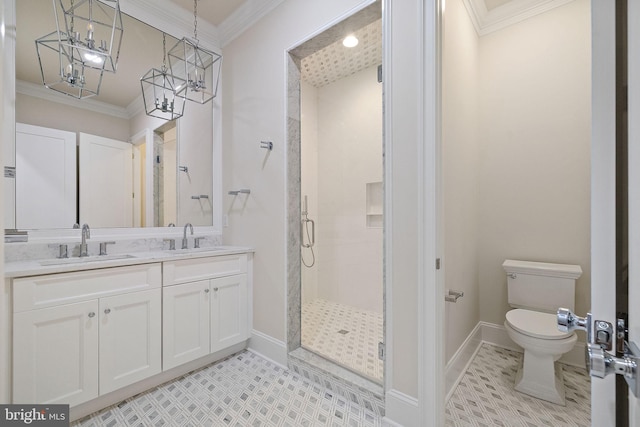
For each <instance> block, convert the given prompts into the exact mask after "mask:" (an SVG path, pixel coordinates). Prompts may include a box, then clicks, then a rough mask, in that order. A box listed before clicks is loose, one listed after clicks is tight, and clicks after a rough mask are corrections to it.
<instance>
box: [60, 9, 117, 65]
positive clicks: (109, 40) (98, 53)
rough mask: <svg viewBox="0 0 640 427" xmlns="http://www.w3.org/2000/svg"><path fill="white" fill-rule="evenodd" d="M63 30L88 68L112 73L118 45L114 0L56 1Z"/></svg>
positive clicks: (115, 63)
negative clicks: (61, 18) (80, 52)
mask: <svg viewBox="0 0 640 427" xmlns="http://www.w3.org/2000/svg"><path fill="white" fill-rule="evenodd" d="M59 2H60V7H61V8H62V12H63V15H64V24H65V32H66V33H67V34H68V35H69V36H71V37H72V38H73V43H74V45H75V46H76V48H77V49H79V50H81V51H82V54H83V57H82V58H77V59H78V60H84V61H86V62H87V64H88V66H90V67H92V68H98V69H104V70H105V71H108V72H111V73H115V72H116V69H117V67H118V57H119V56H120V45H121V44H122V35H123V33H124V29H123V27H122V14H121V13H120V2H119V1H118V0H59Z"/></svg>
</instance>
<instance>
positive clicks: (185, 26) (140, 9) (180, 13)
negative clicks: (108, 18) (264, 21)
mask: <svg viewBox="0 0 640 427" xmlns="http://www.w3.org/2000/svg"><path fill="white" fill-rule="evenodd" d="M120 10H121V11H122V12H124V13H126V14H127V15H130V16H132V17H134V18H136V19H139V20H141V21H143V22H145V23H146V24H149V25H151V26H152V27H155V28H157V29H159V30H160V31H164V32H165V33H167V34H171V35H172V36H174V37H176V38H177V39H181V38H182V37H190V38H193V12H189V11H188V10H185V9H183V8H181V7H180V6H178V5H177V4H175V3H173V2H171V1H170V0H120ZM198 41H199V42H201V44H202V45H203V46H204V47H207V48H210V49H211V50H214V51H216V52H218V51H219V49H220V36H219V30H218V28H217V27H216V26H215V25H213V24H211V23H210V22H208V21H205V20H204V19H198Z"/></svg>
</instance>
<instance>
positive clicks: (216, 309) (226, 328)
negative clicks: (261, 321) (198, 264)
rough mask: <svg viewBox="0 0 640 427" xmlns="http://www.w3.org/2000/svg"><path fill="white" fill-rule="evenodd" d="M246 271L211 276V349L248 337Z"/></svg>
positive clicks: (214, 349)
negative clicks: (213, 277) (244, 272)
mask: <svg viewBox="0 0 640 427" xmlns="http://www.w3.org/2000/svg"><path fill="white" fill-rule="evenodd" d="M248 323H249V322H248V300H247V275H246V274H238V275H236V276H228V277H221V278H219V279H212V280H211V352H212V353H213V352H216V351H218V350H222V349H223V348H226V347H229V346H231V345H234V344H238V343H240V342H242V341H244V340H246V339H247V338H248V335H249V331H248Z"/></svg>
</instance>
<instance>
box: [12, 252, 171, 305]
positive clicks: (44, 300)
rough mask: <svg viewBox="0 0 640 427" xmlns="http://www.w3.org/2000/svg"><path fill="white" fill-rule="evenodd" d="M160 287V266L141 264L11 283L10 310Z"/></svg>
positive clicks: (17, 280) (21, 279) (53, 275)
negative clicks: (11, 302) (11, 307)
mask: <svg viewBox="0 0 640 427" xmlns="http://www.w3.org/2000/svg"><path fill="white" fill-rule="evenodd" d="M160 286H162V268H161V264H159V263H156V264H140V265H131V266H126V267H113V268H101V269H96V270H87V271H78V272H72V273H60V274H46V275H42V276H33V277H23V278H18V279H14V280H13V311H14V312H20V311H26V310H33V309H38V308H44V307H52V306H56V305H60V304H68V303H73V302H79V301H87V300H90V299H96V298H101V297H104V296H109V295H115V294H122V293H127V292H136V291H144V290H147V289H153V288H159V287H160Z"/></svg>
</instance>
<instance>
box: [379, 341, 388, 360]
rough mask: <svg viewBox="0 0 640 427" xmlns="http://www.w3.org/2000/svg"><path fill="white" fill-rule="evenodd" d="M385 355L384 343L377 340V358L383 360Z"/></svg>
mask: <svg viewBox="0 0 640 427" xmlns="http://www.w3.org/2000/svg"><path fill="white" fill-rule="evenodd" d="M385 356H386V350H385V348H384V343H383V342H379V343H378V359H380V360H384V358H385Z"/></svg>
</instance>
